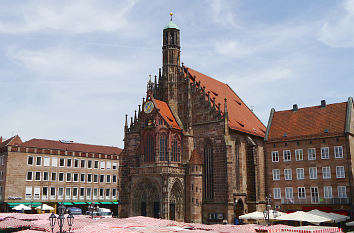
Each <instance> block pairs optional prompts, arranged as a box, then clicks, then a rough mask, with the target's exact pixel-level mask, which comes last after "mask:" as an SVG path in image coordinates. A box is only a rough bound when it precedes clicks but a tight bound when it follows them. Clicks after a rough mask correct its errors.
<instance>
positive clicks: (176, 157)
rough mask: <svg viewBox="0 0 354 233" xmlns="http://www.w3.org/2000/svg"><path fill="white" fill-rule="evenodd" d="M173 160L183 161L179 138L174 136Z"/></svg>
mask: <svg viewBox="0 0 354 233" xmlns="http://www.w3.org/2000/svg"><path fill="white" fill-rule="evenodd" d="M172 161H175V162H179V161H181V148H180V146H179V145H178V140H177V138H174V139H173V142H172Z"/></svg>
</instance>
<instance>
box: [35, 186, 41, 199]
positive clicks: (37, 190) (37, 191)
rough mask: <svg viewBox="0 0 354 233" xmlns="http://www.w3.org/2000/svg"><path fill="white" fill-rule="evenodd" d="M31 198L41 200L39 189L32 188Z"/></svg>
mask: <svg viewBox="0 0 354 233" xmlns="http://www.w3.org/2000/svg"><path fill="white" fill-rule="evenodd" d="M33 196H34V197H33V199H34V200H39V199H40V198H41V187H34V190H33Z"/></svg>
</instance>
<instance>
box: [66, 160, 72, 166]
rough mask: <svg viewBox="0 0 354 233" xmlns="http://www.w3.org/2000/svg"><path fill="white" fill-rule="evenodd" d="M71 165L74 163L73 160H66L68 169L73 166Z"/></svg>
mask: <svg viewBox="0 0 354 233" xmlns="http://www.w3.org/2000/svg"><path fill="white" fill-rule="evenodd" d="M71 163H72V159H67V160H66V166H67V167H71V166H72V164H71Z"/></svg>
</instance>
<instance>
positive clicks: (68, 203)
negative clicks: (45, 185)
mask: <svg viewBox="0 0 354 233" xmlns="http://www.w3.org/2000/svg"><path fill="white" fill-rule="evenodd" d="M63 204H64V205H73V203H71V202H64V203H63Z"/></svg>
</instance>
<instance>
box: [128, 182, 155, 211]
mask: <svg viewBox="0 0 354 233" xmlns="http://www.w3.org/2000/svg"><path fill="white" fill-rule="evenodd" d="M131 197H132V215H133V216H139V215H140V216H148V217H154V218H159V217H160V206H161V202H160V200H161V197H160V192H159V188H158V186H157V185H156V184H155V183H153V182H152V181H150V180H143V181H140V182H139V183H137V185H135V188H134V189H133V191H132V195H131Z"/></svg>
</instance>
